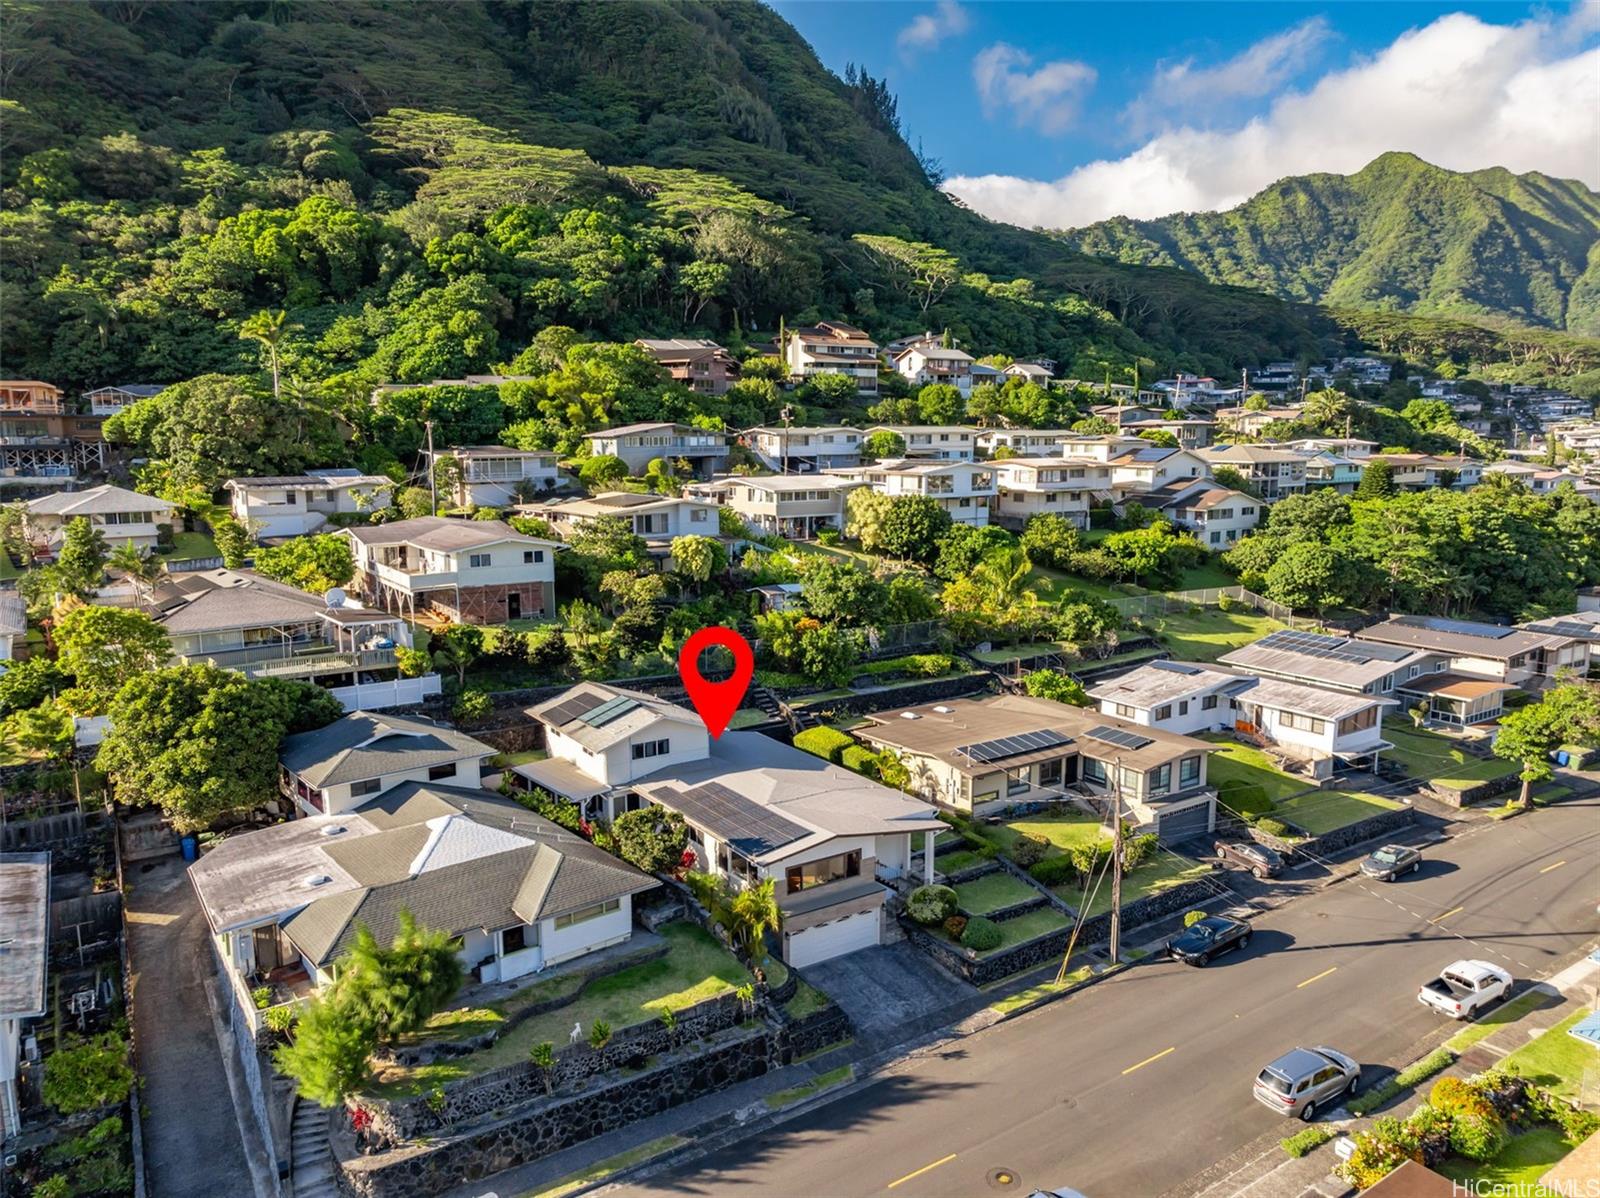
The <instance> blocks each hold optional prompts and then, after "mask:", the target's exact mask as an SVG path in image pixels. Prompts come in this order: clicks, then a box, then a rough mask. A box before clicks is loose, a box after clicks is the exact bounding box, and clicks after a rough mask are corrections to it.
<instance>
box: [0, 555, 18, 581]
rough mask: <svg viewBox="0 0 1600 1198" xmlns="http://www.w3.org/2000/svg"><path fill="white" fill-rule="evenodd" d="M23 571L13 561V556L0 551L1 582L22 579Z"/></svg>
mask: <svg viewBox="0 0 1600 1198" xmlns="http://www.w3.org/2000/svg"><path fill="white" fill-rule="evenodd" d="M21 577H22V571H21V570H20V569H18V568H17V565H16V563H14V562H13V561H12V560H11V555H10V554H9V553H5V552H3V551H0V582H7V581H9V580H11V579H13V578H21Z"/></svg>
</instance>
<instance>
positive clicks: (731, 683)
mask: <svg viewBox="0 0 1600 1198" xmlns="http://www.w3.org/2000/svg"><path fill="white" fill-rule="evenodd" d="M712 645H721V646H722V647H723V648H724V649H726V650H728V652H730V653H732V654H733V677H731V678H729V679H728V680H727V681H726V682H708V681H706V679H705V678H703V677H701V674H700V655H701V654H702V653H704V652H705V651H706V650H707V649H709V648H710V647H711V646H712ZM755 671H756V655H755V654H754V653H752V652H751V651H750V642H749V641H747V640H745V639H744V637H742V636H740V635H739V634H738V633H737V632H735V631H734V630H733V629H731V628H722V627H712V628H702V629H701V630H700V631H699V632H697V633H695V634H694V635H693V636H691V637H690V638H689V639H688V640H686V641H684V642H683V648H682V649H680V650H679V651H678V677H680V678H682V679H683V685H684V686H685V687H686V688H687V689H688V691H689V699H690V701H691V702H693V703H694V709H695V711H697V712H698V713H699V714H700V722H701V723H703V724H704V725H705V726H706V731H707V732H709V733H711V739H712V740H716V739H717V737H719V736H721V735H722V734H723V733H724V732H725V731H727V728H728V721H729V720H731V719H733V713H734V712H736V711H738V710H739V704H741V703H743V702H744V693H745V691H747V690H749V689H750V676H751V675H752V674H754V673H755Z"/></svg>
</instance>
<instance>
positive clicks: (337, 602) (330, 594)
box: [322, 587, 345, 607]
mask: <svg viewBox="0 0 1600 1198" xmlns="http://www.w3.org/2000/svg"><path fill="white" fill-rule="evenodd" d="M322 601H323V602H324V603H326V604H327V605H328V606H329V607H343V606H344V601H345V593H344V591H343V590H342V589H341V588H339V587H330V588H328V590H327V591H326V592H325V593H324V594H323V596H322Z"/></svg>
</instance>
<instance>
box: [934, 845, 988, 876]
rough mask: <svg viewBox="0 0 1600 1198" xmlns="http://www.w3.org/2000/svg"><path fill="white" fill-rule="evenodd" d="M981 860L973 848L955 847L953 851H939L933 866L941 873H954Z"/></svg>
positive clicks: (968, 867) (980, 856)
mask: <svg viewBox="0 0 1600 1198" xmlns="http://www.w3.org/2000/svg"><path fill="white" fill-rule="evenodd" d="M982 860H983V856H982V855H981V854H980V853H978V852H977V851H976V850H975V849H957V850H956V851H955V852H953V853H941V854H940V855H939V857H938V858H937V859H936V860H935V861H934V863H933V868H934V869H936V870H938V871H939V872H940V873H942V874H956V873H960V872H961V871H962V870H964V869H970V868H971V867H972V866H974V865H977V864H978V863H979V862H980V861H982Z"/></svg>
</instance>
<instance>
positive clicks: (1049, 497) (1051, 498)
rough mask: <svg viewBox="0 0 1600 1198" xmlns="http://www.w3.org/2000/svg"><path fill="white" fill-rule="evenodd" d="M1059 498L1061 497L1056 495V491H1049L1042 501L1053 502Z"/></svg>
mask: <svg viewBox="0 0 1600 1198" xmlns="http://www.w3.org/2000/svg"><path fill="white" fill-rule="evenodd" d="M1060 498H1061V496H1060V495H1058V494H1057V493H1056V492H1054V491H1050V492H1048V493H1047V494H1046V495H1045V497H1044V501H1045V502H1046V503H1054V502H1055V501H1056V500H1058V499H1060Z"/></svg>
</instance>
